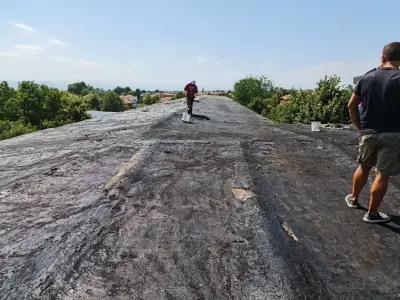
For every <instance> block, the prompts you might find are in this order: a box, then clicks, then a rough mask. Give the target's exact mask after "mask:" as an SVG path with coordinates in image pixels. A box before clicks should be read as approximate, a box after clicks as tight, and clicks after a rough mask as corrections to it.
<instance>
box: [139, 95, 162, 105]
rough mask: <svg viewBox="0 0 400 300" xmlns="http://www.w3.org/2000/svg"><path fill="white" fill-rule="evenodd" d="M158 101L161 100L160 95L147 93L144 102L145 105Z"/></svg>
mask: <svg viewBox="0 0 400 300" xmlns="http://www.w3.org/2000/svg"><path fill="white" fill-rule="evenodd" d="M158 101H160V97H159V96H157V95H150V94H147V95H146V96H145V97H144V99H143V104H144V105H152V104H156V103H157V102H158Z"/></svg>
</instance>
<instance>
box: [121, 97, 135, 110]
mask: <svg viewBox="0 0 400 300" xmlns="http://www.w3.org/2000/svg"><path fill="white" fill-rule="evenodd" d="M119 97H120V98H121V100H122V101H123V102H124V103H125V104H126V105H128V106H129V107H130V108H134V107H136V105H137V103H138V99H137V97H136V96H132V95H125V96H119Z"/></svg>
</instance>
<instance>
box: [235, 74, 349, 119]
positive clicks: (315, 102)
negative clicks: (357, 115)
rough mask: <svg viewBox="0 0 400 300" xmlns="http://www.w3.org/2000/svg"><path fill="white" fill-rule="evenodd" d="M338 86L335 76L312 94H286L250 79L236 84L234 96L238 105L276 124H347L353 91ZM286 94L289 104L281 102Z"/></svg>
mask: <svg viewBox="0 0 400 300" xmlns="http://www.w3.org/2000/svg"><path fill="white" fill-rule="evenodd" d="M262 82H264V83H262ZM340 82H341V80H340V78H339V77H338V76H331V77H325V78H324V79H322V80H320V81H319V82H318V83H317V87H316V88H315V89H313V90H294V89H291V90H286V89H282V88H277V87H273V86H272V83H271V82H269V81H267V80H266V79H265V77H262V78H261V79H260V78H251V77H250V78H245V79H242V80H240V81H238V82H237V83H236V84H235V88H234V92H233V96H234V99H235V100H236V101H238V102H239V103H241V104H243V105H246V106H247V107H249V108H250V109H252V110H254V111H255V112H257V113H259V114H262V115H263V116H265V117H268V118H270V119H272V120H274V121H276V122H282V123H299V122H300V123H310V122H311V121H321V122H323V123H328V122H330V123H347V122H348V121H349V116H348V112H347V101H348V100H349V98H350V96H351V93H352V87H351V86H348V87H343V86H341V85H340ZM262 86H264V88H262ZM288 94H289V95H291V99H290V101H287V102H283V101H281V98H282V96H284V95H288ZM260 95H264V96H260Z"/></svg>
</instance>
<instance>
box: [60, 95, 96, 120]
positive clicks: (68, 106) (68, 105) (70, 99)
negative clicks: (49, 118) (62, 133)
mask: <svg viewBox="0 0 400 300" xmlns="http://www.w3.org/2000/svg"><path fill="white" fill-rule="evenodd" d="M62 101H63V103H64V108H63V111H62V113H61V114H60V115H59V116H57V118H56V120H57V119H58V120H59V122H60V123H62V122H63V124H67V123H71V122H79V121H82V120H85V119H88V118H89V116H88V115H87V113H86V111H87V109H88V107H87V104H86V103H85V101H84V100H83V98H82V97H79V96H77V95H73V94H70V93H65V94H64V96H63V98H62Z"/></svg>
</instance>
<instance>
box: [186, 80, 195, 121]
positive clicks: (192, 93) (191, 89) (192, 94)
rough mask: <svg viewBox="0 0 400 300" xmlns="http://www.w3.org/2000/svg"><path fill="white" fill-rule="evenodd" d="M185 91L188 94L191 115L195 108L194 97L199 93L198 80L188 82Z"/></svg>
mask: <svg viewBox="0 0 400 300" xmlns="http://www.w3.org/2000/svg"><path fill="white" fill-rule="evenodd" d="M184 91H185V95H186V103H187V106H188V114H189V115H191V114H192V110H193V102H194V97H195V96H196V94H197V93H198V89H197V85H196V81H194V80H193V81H192V82H191V83H188V84H187V85H186V86H185V89H184Z"/></svg>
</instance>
